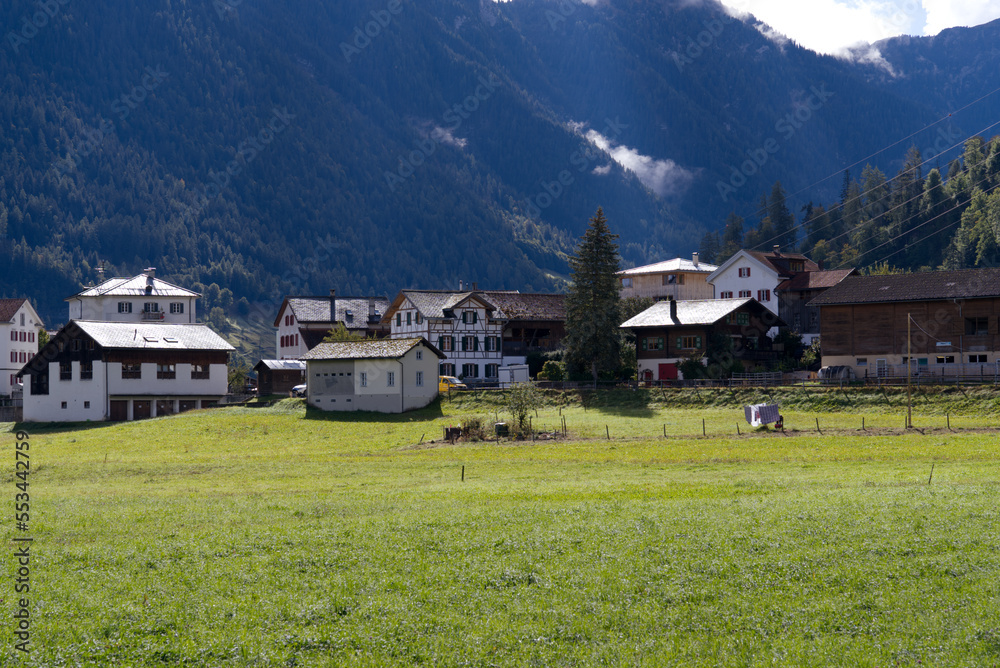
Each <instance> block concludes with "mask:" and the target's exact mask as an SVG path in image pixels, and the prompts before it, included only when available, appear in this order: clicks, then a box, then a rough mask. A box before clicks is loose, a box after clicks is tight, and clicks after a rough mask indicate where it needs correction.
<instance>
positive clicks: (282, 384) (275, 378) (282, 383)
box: [253, 360, 306, 397]
mask: <svg viewBox="0 0 1000 668" xmlns="http://www.w3.org/2000/svg"><path fill="white" fill-rule="evenodd" d="M253 370H254V371H256V372H257V393H258V394H259V395H260V396H262V397H263V396H267V395H268V394H288V393H289V392H291V391H292V388H293V387H295V386H296V385H302V384H303V383H305V382H306V363H305V362H303V361H301V360H261V361H259V362H257V365H256V366H255V367H254V368H253Z"/></svg>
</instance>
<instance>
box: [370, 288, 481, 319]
mask: <svg viewBox="0 0 1000 668" xmlns="http://www.w3.org/2000/svg"><path fill="white" fill-rule="evenodd" d="M470 297H473V298H475V299H476V300H478V301H479V302H481V303H482V304H483V306H485V307H486V309H487V310H490V311H492V310H494V306H493V304H491V303H490V302H488V301H487V300H486V298H484V297H483V296H482V294H481V293H479V292H476V291H468V292H451V291H447V290H403V291H402V292H400V293H399V295H398V296H397V297H396V299H395V301H393V303H392V306H391V307H390V308H389V309H388V310H387V311H386V314H385V316H384V317H383V320H385V321H388V319H389V316H390V314H391V313H392V312H393V311H394V310H395V309H398V308H399V307H400V306H402V303H403V298H406V299H409V300H410V303H411V304H413V306H414V308H416V309H417V310H418V311H419V312H420V314H421V315H423V316H424V317H425V318H454V317H455V315H454V314H451V315H449V314H447V313H445V311H450V310H451V309H453V308H455V307H456V306H458V305H459V304H461V303H462V302H464V301H465V300H466V299H468V298H470Z"/></svg>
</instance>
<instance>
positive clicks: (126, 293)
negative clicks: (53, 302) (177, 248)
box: [65, 274, 201, 301]
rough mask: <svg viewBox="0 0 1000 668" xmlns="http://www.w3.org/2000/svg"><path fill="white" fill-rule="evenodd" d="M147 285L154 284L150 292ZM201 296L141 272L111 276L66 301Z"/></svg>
mask: <svg viewBox="0 0 1000 668" xmlns="http://www.w3.org/2000/svg"><path fill="white" fill-rule="evenodd" d="M147 286H152V290H151V291H150V292H147V291H146V288H147ZM140 296H141V297H200V296H201V295H200V294H198V293H197V292H193V291H191V290H188V289H187V288H182V287H180V286H179V285H174V284H173V283H168V282H167V281H164V280H163V279H162V278H152V279H150V278H149V277H147V276H146V274H139V275H138V276H133V277H132V278H121V277H118V278H109V279H108V280H106V281H103V282H102V283H100V284H98V285H95V286H93V287H89V288H86V289H84V290H83V291H81V292H78V293H76V294H75V295H73V296H72V297H67V298H66V300H65V301H70V300H71V299H77V298H80V297H140Z"/></svg>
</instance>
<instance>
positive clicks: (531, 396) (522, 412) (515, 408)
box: [507, 383, 539, 430]
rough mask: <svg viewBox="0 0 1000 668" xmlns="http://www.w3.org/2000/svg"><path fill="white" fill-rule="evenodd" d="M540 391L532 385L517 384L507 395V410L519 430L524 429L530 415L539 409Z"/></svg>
mask: <svg viewBox="0 0 1000 668" xmlns="http://www.w3.org/2000/svg"><path fill="white" fill-rule="evenodd" d="M538 403H539V395H538V390H536V389H535V386H534V385H532V384H531V383H517V384H515V385H514V386H513V387H511V388H510V391H509V392H508V393H507V410H508V411H509V412H510V414H511V417H513V418H514V424H516V425H517V427H518V429H519V430H523V429H524V424H525V423H526V422H527V421H528V413H530V412H531V411H533V410H535V409H536V408H538Z"/></svg>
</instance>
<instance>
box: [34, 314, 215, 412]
mask: <svg viewBox="0 0 1000 668" xmlns="http://www.w3.org/2000/svg"><path fill="white" fill-rule="evenodd" d="M232 351H233V347H232V346H231V345H229V344H228V343H226V341H225V340H223V339H222V337H220V336H219V335H218V334H216V333H215V332H213V331H212V330H211V329H210V328H208V327H207V326H205V325H198V324H160V323H147V322H140V323H121V322H91V321H85V320H71V321H70V322H69V324H67V325H66V326H65V327H63V328H62V329H61V330H59V332H58V333H56V335H55V336H54V337H53V338H52V339H51V340H50V341H49V342H48V343H47V344H46V345H45V347H43V348H42V350H41V351H39V352H38V353H37V354H36V355H35V356H34V357H32V358H31V360H30V361H29V362H28V364H27V366H25V367H24V368H23V369H22V370H21V371H19V372H18V375H19V376H21V377H25V376H27V378H26V379H25V382H24V386H25V391H24V420H25V421H27V422H82V421H95V422H97V421H102V420H112V421H123V420H138V419H141V418H149V417H157V416H161V415H170V414H173V413H179V412H183V411H187V410H192V409H195V408H206V407H208V406H210V405H214V404H215V403H217V402H218V401H220V400H221V399H222V397H223V396H225V394H226V392H227V387H228V363H229V354H230V352H232Z"/></svg>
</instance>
